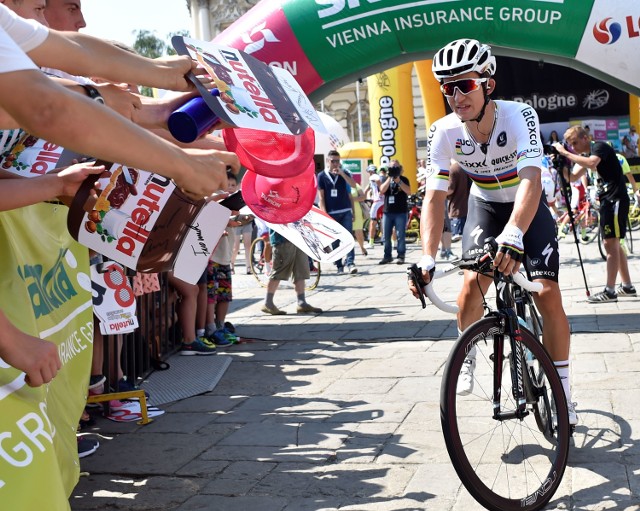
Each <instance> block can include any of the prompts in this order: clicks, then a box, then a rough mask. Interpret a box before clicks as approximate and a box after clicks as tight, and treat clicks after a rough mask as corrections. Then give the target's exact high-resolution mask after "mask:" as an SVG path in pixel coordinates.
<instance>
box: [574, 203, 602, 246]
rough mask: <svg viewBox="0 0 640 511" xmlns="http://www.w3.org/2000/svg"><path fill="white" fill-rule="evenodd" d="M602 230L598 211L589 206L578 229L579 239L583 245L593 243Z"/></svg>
mask: <svg viewBox="0 0 640 511" xmlns="http://www.w3.org/2000/svg"><path fill="white" fill-rule="evenodd" d="M599 230H600V217H599V215H598V212H597V211H596V210H595V209H593V208H589V210H588V211H587V212H586V213H585V215H584V216H583V217H582V218H581V219H580V227H579V230H578V233H579V234H578V240H580V243H582V244H583V245H586V244H588V243H591V242H592V241H593V240H595V239H596V238H597V236H598V231H599Z"/></svg>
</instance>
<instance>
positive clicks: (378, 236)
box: [362, 199, 384, 243]
mask: <svg viewBox="0 0 640 511" xmlns="http://www.w3.org/2000/svg"><path fill="white" fill-rule="evenodd" d="M366 202H367V203H368V204H369V207H371V206H372V204H373V202H372V201H371V200H369V199H366ZM383 210H384V208H378V210H377V211H376V218H375V219H373V220H374V221H375V231H374V235H373V241H374V242H375V243H382V211H383ZM371 221H372V219H371V218H365V219H364V223H363V224H362V230H363V232H364V239H365V241H369V239H370V238H371V235H370V233H369V226H370V225H371Z"/></svg>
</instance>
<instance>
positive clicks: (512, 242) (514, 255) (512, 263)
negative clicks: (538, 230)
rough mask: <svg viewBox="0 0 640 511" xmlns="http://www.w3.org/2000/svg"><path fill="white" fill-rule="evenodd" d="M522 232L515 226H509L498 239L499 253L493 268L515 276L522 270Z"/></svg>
mask: <svg viewBox="0 0 640 511" xmlns="http://www.w3.org/2000/svg"><path fill="white" fill-rule="evenodd" d="M522 236H523V234H522V231H521V230H520V229H519V228H518V227H516V226H515V225H511V224H507V225H506V226H505V228H504V230H503V231H502V232H501V233H500V235H499V236H498V237H497V238H496V242H497V243H498V252H497V254H496V257H495V258H494V260H493V267H494V268H496V269H497V270H498V271H499V272H500V273H504V274H505V275H513V274H514V273H517V271H518V270H519V269H520V263H521V262H522V259H523V257H524V245H523V242H522Z"/></svg>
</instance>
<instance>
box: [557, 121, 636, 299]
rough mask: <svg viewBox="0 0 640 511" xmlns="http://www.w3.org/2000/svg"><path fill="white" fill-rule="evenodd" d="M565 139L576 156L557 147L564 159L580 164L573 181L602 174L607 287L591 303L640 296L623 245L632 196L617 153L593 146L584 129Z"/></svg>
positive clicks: (606, 146) (599, 144)
mask: <svg viewBox="0 0 640 511" xmlns="http://www.w3.org/2000/svg"><path fill="white" fill-rule="evenodd" d="M564 139H565V141H566V142H567V144H569V146H571V148H572V149H573V151H574V153H572V152H570V151H568V150H567V149H565V148H564V147H563V146H562V144H560V143H556V144H554V147H555V148H556V150H557V151H558V152H559V153H560V155H562V156H564V157H566V158H568V159H569V160H571V161H572V162H574V163H577V164H578V167H577V169H574V170H573V171H572V172H571V176H570V177H571V181H575V180H576V179H579V178H580V176H582V175H583V174H584V173H585V172H586V171H587V169H588V168H589V169H595V170H596V171H597V172H598V177H599V180H598V181H599V183H600V184H599V187H598V198H599V200H600V229H601V230H602V239H603V240H604V248H605V251H606V252H607V285H606V287H605V288H604V290H603V291H601V292H600V293H596V294H595V295H593V296H590V297H589V301H590V302H594V303H600V302H617V301H618V296H636V288H635V287H633V285H632V283H631V276H630V275H629V265H628V263H627V255H626V253H625V251H624V250H623V248H622V246H621V245H620V240H621V239H624V237H625V235H626V231H627V218H628V217H629V196H628V194H627V187H626V184H625V179H624V175H623V173H622V167H621V166H620V162H619V160H618V157H617V156H616V152H615V151H614V149H613V147H611V146H610V145H609V144H607V143H606V142H602V141H596V142H593V143H592V142H591V141H590V140H589V135H588V133H587V132H586V131H585V129H584V128H582V127H581V126H572V127H571V128H569V129H568V130H567V131H566V132H565V134H564ZM618 273H619V274H620V279H621V280H622V283H621V284H620V285H619V286H618V288H617V289H616V288H615V284H616V277H617V275H618Z"/></svg>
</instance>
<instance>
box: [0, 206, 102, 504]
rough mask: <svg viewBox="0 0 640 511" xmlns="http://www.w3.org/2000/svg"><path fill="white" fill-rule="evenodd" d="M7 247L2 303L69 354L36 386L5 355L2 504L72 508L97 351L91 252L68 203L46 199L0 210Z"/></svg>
mask: <svg viewBox="0 0 640 511" xmlns="http://www.w3.org/2000/svg"><path fill="white" fill-rule="evenodd" d="M0 246H1V247H3V248H2V264H1V265H0V309H1V310H2V311H3V312H4V313H5V314H6V316H7V317H8V318H9V320H10V321H11V322H12V323H13V324H14V325H15V326H16V327H17V328H19V329H20V330H22V331H23V332H26V333H28V334H31V335H34V336H37V337H40V338H42V339H47V340H49V341H52V342H54V343H56V344H57V345H58V353H59V355H60V359H61V361H62V369H61V370H60V371H59V372H58V374H57V376H56V377H55V378H54V379H53V380H52V382H51V383H49V384H46V385H42V386H40V387H37V388H32V387H29V386H28V385H26V384H25V382H24V373H21V372H20V371H18V370H17V369H15V368H12V367H10V366H9V365H8V364H6V363H5V362H4V361H2V360H1V359H0V409H1V410H2V413H0V439H1V441H0V508H2V509H3V510H4V509H7V510H9V509H16V510H18V509H34V510H35V509H47V510H55V511H58V510H68V509H69V501H68V499H69V496H70V495H71V492H72V490H73V488H74V486H75V485H76V483H77V481H78V477H79V462H78V445H77V441H76V434H75V432H76V428H77V426H78V421H79V419H80V415H81V413H82V409H83V407H84V405H85V402H86V393H87V382H88V381H89V373H90V372H91V371H90V369H91V357H92V352H93V344H92V342H93V316H92V305H91V279H90V277H89V257H88V252H87V249H86V248H85V247H82V246H81V245H80V244H78V243H76V242H75V241H74V240H73V239H72V238H71V236H70V235H69V233H68V231H67V208H66V207H65V206H60V205H54V204H47V203H42V204H36V205H33V206H29V207H26V208H20V209H17V210H13V211H8V212H2V213H0Z"/></svg>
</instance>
